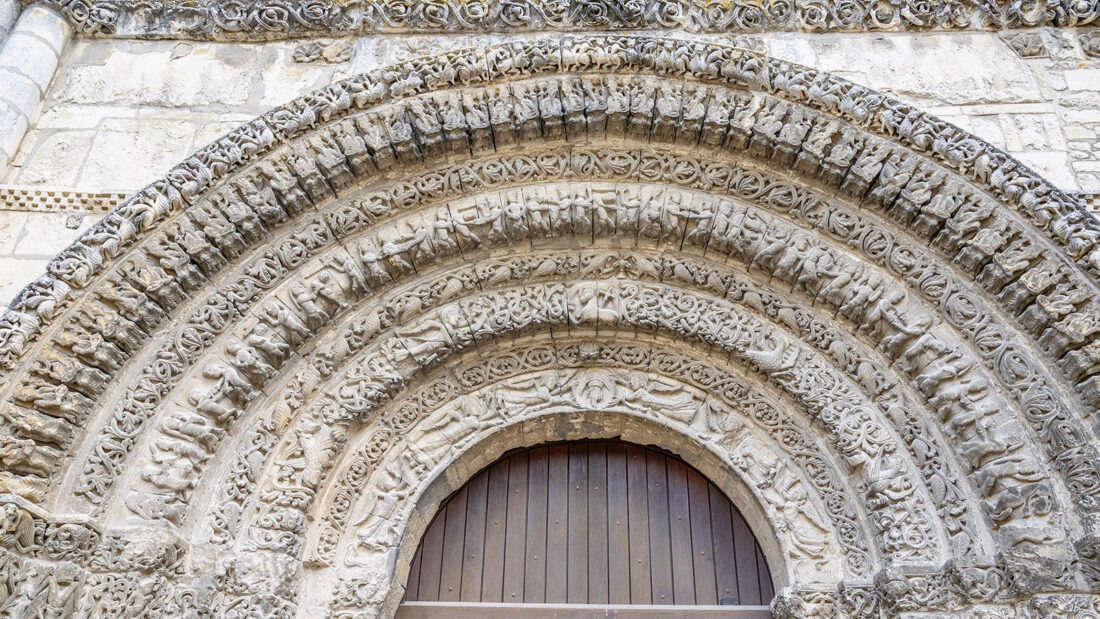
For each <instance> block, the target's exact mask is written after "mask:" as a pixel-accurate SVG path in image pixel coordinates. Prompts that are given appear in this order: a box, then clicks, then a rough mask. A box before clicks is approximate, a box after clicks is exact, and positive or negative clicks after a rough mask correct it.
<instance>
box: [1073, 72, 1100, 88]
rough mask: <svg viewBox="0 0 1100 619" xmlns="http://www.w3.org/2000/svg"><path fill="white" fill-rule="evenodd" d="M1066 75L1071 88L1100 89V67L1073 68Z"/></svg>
mask: <svg viewBox="0 0 1100 619" xmlns="http://www.w3.org/2000/svg"><path fill="white" fill-rule="evenodd" d="M1065 77H1066V87H1067V88H1069V89H1070V90H1100V69H1073V70H1070V71H1066V73H1065Z"/></svg>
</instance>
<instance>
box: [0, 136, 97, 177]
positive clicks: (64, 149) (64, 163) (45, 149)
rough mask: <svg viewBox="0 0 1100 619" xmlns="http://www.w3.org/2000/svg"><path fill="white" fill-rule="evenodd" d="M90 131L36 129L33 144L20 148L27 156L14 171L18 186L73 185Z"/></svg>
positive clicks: (85, 150)
mask: <svg viewBox="0 0 1100 619" xmlns="http://www.w3.org/2000/svg"><path fill="white" fill-rule="evenodd" d="M94 136H95V132H93V131H52V132H51V131H40V133H39V135H38V139H36V140H35V143H34V144H29V143H28V144H26V145H24V147H23V150H24V152H28V151H29V153H28V156H27V159H26V161H25V162H24V164H23V166H22V167H21V168H19V169H18V170H13V172H14V173H15V175H14V180H15V183H16V184H19V185H43V184H47V185H54V186H58V187H72V186H74V185H76V180H77V177H78V176H79V174H80V168H81V166H82V165H83V164H84V158H85V157H87V156H88V151H89V150H91V147H92V138H93V137H94Z"/></svg>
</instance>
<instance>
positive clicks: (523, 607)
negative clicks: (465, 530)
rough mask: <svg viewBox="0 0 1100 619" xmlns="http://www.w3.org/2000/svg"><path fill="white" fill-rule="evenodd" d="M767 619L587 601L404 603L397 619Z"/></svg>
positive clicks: (757, 613) (764, 612) (707, 609)
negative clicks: (586, 602)
mask: <svg viewBox="0 0 1100 619" xmlns="http://www.w3.org/2000/svg"><path fill="white" fill-rule="evenodd" d="M513 617H524V618H526V619H591V618H592V617H614V618H619V619H771V611H769V610H768V607H767V606H741V607H730V606H688V607H684V606H649V605H638V606H635V605H630V606H624V605H588V604H468V603H462V602H451V603H444V602H405V603H404V604H402V605H401V606H400V607H399V608H398V609H397V619H496V618H501V619H504V618H507V619H511V618H513Z"/></svg>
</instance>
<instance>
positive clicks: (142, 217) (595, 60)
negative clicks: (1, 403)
mask: <svg viewBox="0 0 1100 619" xmlns="http://www.w3.org/2000/svg"><path fill="white" fill-rule="evenodd" d="M563 45H564V48H561V47H559V46H558V42H557V41H554V42H553V43H551V42H548V41H540V42H533V43H517V44H513V45H511V46H502V47H499V48H490V49H489V50H487V51H486V50H478V51H475V52H461V53H451V54H445V55H443V56H441V57H439V58H436V59H432V60H428V61H413V62H410V63H407V64H406V65H405V67H404V68H403V69H406V70H408V71H411V73H406V72H404V70H403V71H400V72H390V73H388V74H379V75H376V76H360V77H358V78H353V79H352V80H349V81H348V82H345V83H341V84H338V85H335V86H333V87H330V88H329V89H326V90H325V91H323V92H322V93H319V94H317V95H314V96H311V97H307V98H303V99H301V100H298V101H296V102H294V103H292V104H291V105H290V106H288V107H287V108H284V109H282V110H278V111H276V112H273V113H271V114H269V115H268V116H266V117H265V119H264V120H262V121H256V122H254V123H252V124H250V125H248V126H246V127H244V128H242V129H241V130H238V131H236V132H234V133H232V134H231V135H230V136H228V137H227V138H225V139H224V140H222V141H221V142H219V143H218V144H216V145H213V146H211V147H210V148H208V149H204V150H203V151H202V152H200V153H199V154H198V155H196V156H195V157H193V158H192V159H190V160H188V161H187V162H186V163H185V164H184V165H181V166H180V167H178V168H176V169H175V170H174V171H173V172H172V173H171V174H170V178H171V179H172V180H169V181H165V182H162V183H157V184H155V185H154V186H153V187H151V188H149V189H147V190H146V191H145V192H143V193H142V194H141V195H139V196H138V197H136V198H135V199H134V200H132V201H130V202H128V203H127V204H125V205H123V206H122V207H120V209H119V210H118V211H117V212H116V213H114V214H112V216H111V217H109V218H108V219H107V220H105V221H104V222H103V223H102V224H101V225H98V226H97V227H96V228H95V229H94V230H93V231H91V232H90V233H89V234H88V235H86V237H85V239H84V240H83V241H81V242H80V243H78V244H77V245H74V246H73V248H71V249H70V250H68V251H67V252H65V257H67V258H76V259H77V261H78V263H80V264H81V266H80V267H79V269H78V271H76V272H74V271H72V268H73V267H72V263H71V262H70V263H69V264H68V265H66V264H64V262H65V260H64V258H61V259H59V260H58V261H55V263H54V264H53V266H51V273H55V274H57V276H58V277H61V278H62V279H65V280H67V281H69V282H70V285H75V286H77V287H84V286H86V285H88V284H90V283H91V278H92V276H93V275H94V274H96V273H98V272H100V271H101V270H102V268H103V266H104V264H106V262H108V261H111V260H113V258H114V257H115V256H117V255H118V254H119V253H120V252H121V250H122V249H124V248H125V247H127V246H129V245H130V244H131V243H132V242H133V240H134V238H135V236H136V234H137V233H138V231H139V230H147V229H149V228H150V227H151V226H153V225H154V223H155V222H157V221H159V220H160V219H161V218H162V217H164V216H165V215H166V214H168V213H169V212H175V211H176V210H178V209H180V208H181V207H182V206H183V205H184V203H185V202H190V201H194V200H195V199H196V198H198V197H199V196H200V195H201V194H202V192H203V191H204V190H205V188H206V187H209V186H210V184H211V183H212V182H213V181H214V180H215V179H220V178H222V177H224V176H225V175H227V174H229V173H231V172H234V171H235V170H237V169H238V168H239V167H240V165H241V164H242V163H244V162H246V161H248V160H252V159H255V158H256V157H258V156H259V155H261V154H263V153H267V152H270V149H271V148H272V147H273V146H274V145H276V143H280V144H282V143H286V141H287V140H289V139H291V138H293V137H294V136H296V135H298V134H299V133H301V132H302V131H304V130H306V129H307V128H309V129H312V128H315V126H316V125H317V123H318V119H319V118H320V119H323V121H322V122H329V121H330V120H332V119H336V118H339V117H340V116H342V115H345V114H347V113H348V112H350V111H352V110H353V109H356V108H362V107H365V106H367V105H370V104H371V103H377V102H380V101H382V100H383V99H385V98H386V96H387V95H389V96H390V97H391V98H393V97H401V96H407V95H408V94H412V93H415V92H423V91H425V90H427V89H432V88H437V87H439V86H450V85H453V84H455V83H459V82H461V83H473V82H484V81H492V80H494V79H497V77H496V76H498V75H499V76H509V75H516V74H520V75H522V74H531V73H532V72H541V71H545V70H569V71H582V70H591V69H593V68H596V67H600V66H610V67H613V68H620V67H624V66H625V67H628V68H632V69H640V68H644V69H647V70H657V71H658V72H662V73H671V74H678V75H681V76H686V77H700V78H703V79H714V80H717V79H724V80H727V81H729V82H731V83H734V84H741V83H749V84H765V85H766V86H767V88H768V89H769V90H774V91H776V92H777V93H778V94H780V95H781V96H786V97H790V98H791V99H794V100H804V101H806V102H807V103H809V104H810V105H814V106H816V107H819V108H821V109H824V110H826V111H828V112H830V113H834V114H839V115H842V116H845V117H847V118H850V119H852V120H854V121H856V122H858V123H860V124H863V125H866V127H867V128H869V129H872V130H874V129H876V128H878V129H880V130H881V131H882V132H883V133H885V134H886V135H891V136H892V135H897V136H899V137H900V138H901V139H902V141H903V142H905V143H907V144H908V145H909V146H911V147H913V148H917V149H918V150H923V151H928V152H930V154H932V155H933V156H935V157H937V158H939V159H941V160H943V161H946V162H949V163H950V164H951V165H954V166H957V167H958V168H959V169H960V171H962V172H964V173H973V172H974V170H975V169H977V170H979V171H978V172H977V176H978V177H979V178H981V179H986V178H996V179H997V181H998V183H999V184H1000V186H1005V185H1003V184H1001V183H1000V181H1002V180H1004V181H1006V182H1007V183H1009V185H1007V186H1009V187H1010V189H1009V190H1005V191H1001V192H1000V195H1002V197H1004V198H1005V199H1006V200H1007V201H1008V202H1009V203H1012V204H1021V203H1026V204H1027V205H1029V206H1028V207H1027V208H1031V209H1032V211H1031V212H1032V213H1035V212H1039V213H1041V215H1039V216H1036V217H1037V221H1039V222H1040V223H1041V224H1042V225H1043V226H1044V227H1046V226H1047V225H1050V224H1051V223H1052V222H1053V221H1054V220H1057V221H1058V222H1062V221H1065V220H1064V218H1065V217H1071V216H1072V217H1076V215H1075V214H1077V213H1078V212H1079V209H1078V208H1077V207H1076V206H1075V205H1076V202H1074V201H1073V200H1072V199H1070V198H1068V197H1067V196H1064V195H1062V194H1061V193H1059V192H1057V191H1056V190H1053V189H1052V188H1050V186H1049V185H1047V184H1045V183H1044V182H1042V181H1041V180H1039V179H1038V178H1037V177H1033V176H1031V175H1030V173H1026V171H1023V172H1022V171H1020V170H1018V169H1017V168H1018V166H1017V164H1016V163H1015V162H1014V161H1012V160H1010V159H1009V158H1007V157H1006V156H1004V155H1003V154H1001V153H998V152H996V151H993V150H991V149H988V148H987V147H986V145H983V144H982V143H980V142H978V141H976V140H974V139H973V138H972V137H970V136H968V135H966V134H964V133H962V132H961V131H959V130H958V129H956V128H954V127H950V126H949V125H946V124H942V123H933V122H932V121H931V120H930V119H928V118H926V117H924V116H923V115H920V114H918V113H916V112H914V111H912V110H910V109H909V108H907V107H905V106H901V105H900V104H894V102H889V101H887V100H885V98H883V97H881V96H879V95H875V94H873V93H871V92H870V91H866V90H865V89H859V88H857V87H854V86H852V85H851V84H847V83H845V82H841V81H838V80H833V79H832V78H830V77H828V76H824V75H820V74H817V73H815V72H807V71H803V70H796V69H795V68H794V67H791V66H789V65H784V64H781V63H774V62H773V61H768V60H766V59H764V58H762V57H759V56H755V55H753V54H747V53H746V52H743V51H735V50H732V49H728V48H721V47H717V46H708V45H688V44H685V43H684V42H682V41H681V42H674V41H666V40H657V39H644V38H629V37H607V38H593V39H591V40H586V41H584V42H580V41H574V40H568V41H564V42H563ZM561 49H565V50H566V52H565V53H566V56H565V57H564V62H563V61H562V60H563V59H562V57H561V56H560V55H559V53H560V50H561ZM482 54H485V55H484V56H482ZM449 62H450V63H454V66H455V67H456V68H457V67H462V69H459V70H456V71H444V72H443V73H444V74H445V75H446V76H448V77H444V78H443V80H442V81H440V80H439V78H438V77H434V76H438V75H439V74H440V73H439V71H429V70H428V67H430V66H432V65H433V63H436V64H445V63H449ZM689 67H690V68H689ZM792 74H797V75H799V76H800V78H799V81H800V82H802V81H804V83H805V84H807V85H813V86H814V87H809V88H808V87H803V86H794V87H791V86H792V85H791V83H790V80H788V79H778V78H781V77H782V76H784V75H792ZM409 75H415V76H417V80H418V81H419V83H418V84H416V85H414V86H412V87H411V89H409V90H407V91H406V88H405V87H404V85H403V86H402V87H398V88H395V87H394V86H395V85H397V84H399V83H402V84H403V82H402V80H405V79H406V78H407V77H408V76H409ZM420 75H423V76H424V77H423V78H422V77H420ZM429 76H431V77H430V79H428V80H427V81H425V79H424V78H428V77H429ZM826 86H827V87H826ZM852 98H855V99H857V100H858V99H860V98H864V99H867V100H866V101H861V102H858V103H857V102H855V101H851V99H852ZM884 102H885V103H884ZM887 104H888V105H887ZM559 109H560V108H559ZM844 110H847V112H844ZM883 110H886V111H885V112H883V113H876V112H877V111H883ZM853 114H854V116H853ZM779 122H782V121H779ZM410 129H411V130H413V131H415V129H413V128H410ZM485 131H490V132H491V131H492V129H491V128H490V127H488V126H486V127H485ZM932 136H935V139H932ZM425 143H427V142H425ZM969 145H972V146H973V147H974V148H970V146H969ZM945 149H946V150H945ZM976 161H978V162H980V165H979V166H977V168H975V167H974V166H975V163H974V162H976ZM993 171H995V172H996V174H990V172H993ZM1017 181H1018V182H1017ZM983 182H984V180H983ZM1024 196H1027V200H1023V202H1021V200H1022V198H1023V197H1024ZM1063 198H1064V199H1063ZM1033 204H1037V205H1038V206H1035V207H1034V208H1033V207H1032V205H1033ZM1040 207H1041V208H1040ZM1072 217H1071V219H1072ZM1090 221H1091V220H1089V219H1087V218H1086V219H1085V220H1081V221H1077V220H1073V221H1070V222H1069V223H1068V224H1067V226H1068V227H1065V226H1064V227H1065V230H1066V231H1068V232H1069V233H1070V235H1071V236H1073V235H1077V234H1078V232H1077V231H1079V230H1080V231H1082V232H1081V234H1084V236H1085V237H1089V235H1090V234H1091V235H1092V236H1095V234H1094V231H1093V232H1090V230H1092V228H1090V226H1092V227H1095V226H1094V223H1095V222H1093V223H1090ZM1082 225H1083V226H1084V229H1082V228H1081V226H1082ZM1059 234H1061V233H1059ZM1056 236H1057V235H1056ZM1062 236H1063V237H1065V235H1062ZM1065 238H1070V237H1065ZM1073 238H1076V236H1073ZM1082 243H1083V244H1079V245H1078V250H1076V251H1080V252H1087V251H1088V249H1089V248H1091V247H1092V245H1093V241H1092V240H1086V241H1083V242H1082ZM1082 255H1083V254H1082ZM1075 257H1076V256H1075ZM42 295H45V297H46V298H45V299H44V298H43V296H42ZM67 296H68V292H67V289H66V288H64V287H58V286H55V285H53V284H52V283H51V282H50V281H48V280H43V281H42V282H40V283H39V284H36V285H35V286H32V287H30V288H28V289H27V291H25V293H24V294H23V295H22V296H21V300H20V302H18V303H17V304H16V310H15V311H14V312H11V313H9V314H8V315H7V316H6V317H5V319H4V322H5V324H6V327H5V329H4V330H5V332H6V337H5V339H4V352H5V353H6V354H5V359H7V362H6V363H7V364H8V366H9V367H11V366H13V365H14V361H15V359H16V358H18V357H21V356H22V355H23V353H24V351H25V350H26V349H27V348H28V347H29V346H30V345H31V342H30V341H28V338H34V337H35V335H36V334H37V333H38V332H39V328H40V325H41V324H42V323H43V321H46V322H48V321H50V320H51V319H52V318H53V316H54V314H56V313H57V310H58V309H63V307H64V305H65V304H66V302H67ZM32 300H33V302H32ZM44 304H45V305H44ZM38 308H43V309H38Z"/></svg>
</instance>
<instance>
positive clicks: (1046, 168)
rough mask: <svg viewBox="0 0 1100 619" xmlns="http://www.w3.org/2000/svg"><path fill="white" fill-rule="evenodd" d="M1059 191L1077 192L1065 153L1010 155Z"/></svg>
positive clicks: (1075, 178)
mask: <svg viewBox="0 0 1100 619" xmlns="http://www.w3.org/2000/svg"><path fill="white" fill-rule="evenodd" d="M1010 154H1011V155H1012V156H1013V157H1015V158H1017V159H1019V160H1020V161H1022V162H1023V163H1024V165H1026V166H1027V167H1029V168H1031V169H1032V170H1035V171H1036V172H1038V173H1039V175H1040V176H1042V177H1043V178H1045V179H1046V180H1048V181H1050V182H1051V183H1053V184H1054V185H1055V186H1056V187H1058V188H1059V189H1064V190H1067V191H1077V189H1078V186H1077V177H1076V175H1075V174H1074V173H1073V168H1072V166H1071V165H1070V162H1069V155H1068V153H1066V152H1065V151H1055V152H1028V153H1010Z"/></svg>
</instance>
